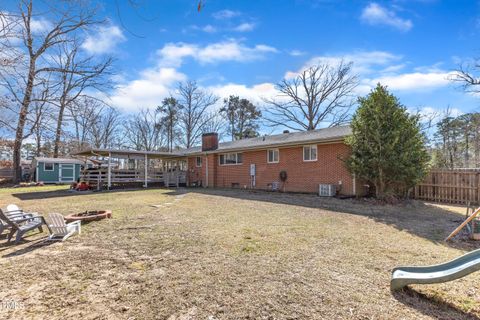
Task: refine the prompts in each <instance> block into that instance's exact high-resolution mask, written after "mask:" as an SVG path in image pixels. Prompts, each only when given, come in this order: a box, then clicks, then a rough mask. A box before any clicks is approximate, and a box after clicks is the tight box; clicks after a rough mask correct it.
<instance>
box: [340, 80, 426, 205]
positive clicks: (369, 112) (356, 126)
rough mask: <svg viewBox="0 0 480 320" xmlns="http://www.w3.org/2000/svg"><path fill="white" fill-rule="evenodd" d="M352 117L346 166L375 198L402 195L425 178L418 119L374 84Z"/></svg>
mask: <svg viewBox="0 0 480 320" xmlns="http://www.w3.org/2000/svg"><path fill="white" fill-rule="evenodd" d="M358 102H359V104H360V106H359V108H358V109H357V111H356V113H355V114H354V116H353V119H352V123H351V127H352V135H351V136H350V137H349V138H348V139H347V143H348V144H349V145H350V146H351V148H352V153H351V156H350V157H349V159H348V160H347V167H348V168H349V170H350V171H351V172H352V173H353V174H355V176H356V177H357V178H360V179H364V180H367V181H369V182H371V183H373V185H374V186H375V191H376V196H377V198H379V199H384V198H385V197H387V196H401V195H406V193H407V192H408V190H409V189H410V188H412V187H413V186H415V184H417V183H418V182H419V181H421V180H422V179H423V177H424V176H425V173H426V170H427V168H428V163H429V155H428V152H427V149H426V146H425V136H424V135H423V134H422V132H421V130H420V126H419V118H418V116H413V115H409V114H408V112H407V110H406V108H405V107H404V106H402V105H401V104H400V102H399V101H398V99H397V98H396V97H395V96H394V95H392V94H391V93H389V92H388V91H387V88H386V87H384V86H382V85H380V84H378V85H377V87H376V88H375V89H374V90H372V91H371V92H370V94H368V95H367V96H366V97H362V98H359V99H358Z"/></svg>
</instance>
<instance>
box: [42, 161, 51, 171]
mask: <svg viewBox="0 0 480 320" xmlns="http://www.w3.org/2000/svg"><path fill="white" fill-rule="evenodd" d="M43 171H53V163H48V162H44V163H43Z"/></svg>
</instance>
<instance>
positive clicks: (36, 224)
mask: <svg viewBox="0 0 480 320" xmlns="http://www.w3.org/2000/svg"><path fill="white" fill-rule="evenodd" d="M0 219H1V220H3V221H4V222H5V223H6V224H7V226H8V227H9V228H10V229H11V230H10V233H9V234H8V237H7V242H10V240H12V237H13V235H14V234H15V233H17V236H16V238H15V243H16V244H17V243H19V242H20V240H21V239H22V237H23V235H24V234H25V233H27V232H28V231H30V230H34V229H37V228H38V230H39V231H40V232H43V229H42V224H44V223H45V221H44V220H43V217H42V216H36V215H30V214H24V213H20V212H14V213H9V214H6V213H4V212H3V211H2V209H0ZM2 231H3V230H2Z"/></svg>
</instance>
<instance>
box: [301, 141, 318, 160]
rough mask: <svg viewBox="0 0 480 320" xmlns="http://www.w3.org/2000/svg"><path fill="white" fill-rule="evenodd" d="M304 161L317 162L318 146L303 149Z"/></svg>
mask: <svg viewBox="0 0 480 320" xmlns="http://www.w3.org/2000/svg"><path fill="white" fill-rule="evenodd" d="M303 161H317V146H316V145H311V146H304V147H303Z"/></svg>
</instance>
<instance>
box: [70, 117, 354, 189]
mask: <svg viewBox="0 0 480 320" xmlns="http://www.w3.org/2000/svg"><path fill="white" fill-rule="evenodd" d="M350 134H351V129H350V127H349V126H339V127H333V128H327V129H320V130H314V131H306V132H293V133H290V132H284V133H282V134H277V135H271V136H263V137H257V138H249V139H243V140H237V141H232V142H225V143H219V142H218V135H217V134H216V133H209V134H204V135H203V136H202V146H199V147H193V148H189V149H182V150H175V151H174V152H171V153H169V152H155V151H134V150H114V149H89V150H84V151H81V152H79V153H77V155H81V156H86V157H90V156H97V157H99V156H100V157H104V159H108V158H111V161H112V159H129V161H134V162H135V163H136V164H137V166H136V168H137V167H138V168H139V169H135V170H136V171H135V172H134V175H135V179H132V177H131V175H132V173H129V174H128V175H127V174H125V173H122V170H116V169H115V170H114V169H112V170H110V171H107V170H106V169H105V170H103V175H104V176H105V178H104V179H103V180H102V181H103V183H108V184H107V187H111V186H112V185H113V184H115V183H119V184H121V183H129V182H137V183H138V182H143V185H144V186H148V185H149V184H150V183H157V182H163V183H164V184H165V185H171V183H172V181H173V182H174V183H175V182H176V185H179V181H180V184H181V183H183V181H185V182H186V184H187V185H190V186H203V187H222V188H224V187H227V188H230V187H233V188H248V189H264V190H282V191H287V192H311V193H317V192H318V191H319V185H320V184H328V185H333V186H327V189H329V190H333V191H334V192H335V191H336V192H337V193H339V194H343V195H357V194H359V193H362V190H361V188H359V182H358V181H356V180H355V178H354V177H353V176H352V175H351V174H350V173H349V172H348V170H347V169H346V167H345V165H344V160H345V159H346V158H347V157H348V155H349V153H350V148H349V147H348V146H347V145H346V144H345V138H346V137H347V136H349V135H350ZM153 160H161V161H162V168H163V169H162V170H161V171H155V168H153V167H152V165H151V161H153ZM145 161H146V162H145ZM143 163H147V166H146V167H145V166H144V165H143ZM139 164H140V165H139ZM141 168H144V169H141ZM145 173H148V174H145ZM281 173H282V174H281ZM122 175H123V178H122ZM281 175H283V178H285V177H286V179H282V178H281ZM109 176H110V178H108V177H109ZM86 180H88V177H87V179H86ZM283 180H285V181H283ZM88 181H89V180H88ZM92 182H95V180H92ZM323 189H325V188H323Z"/></svg>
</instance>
